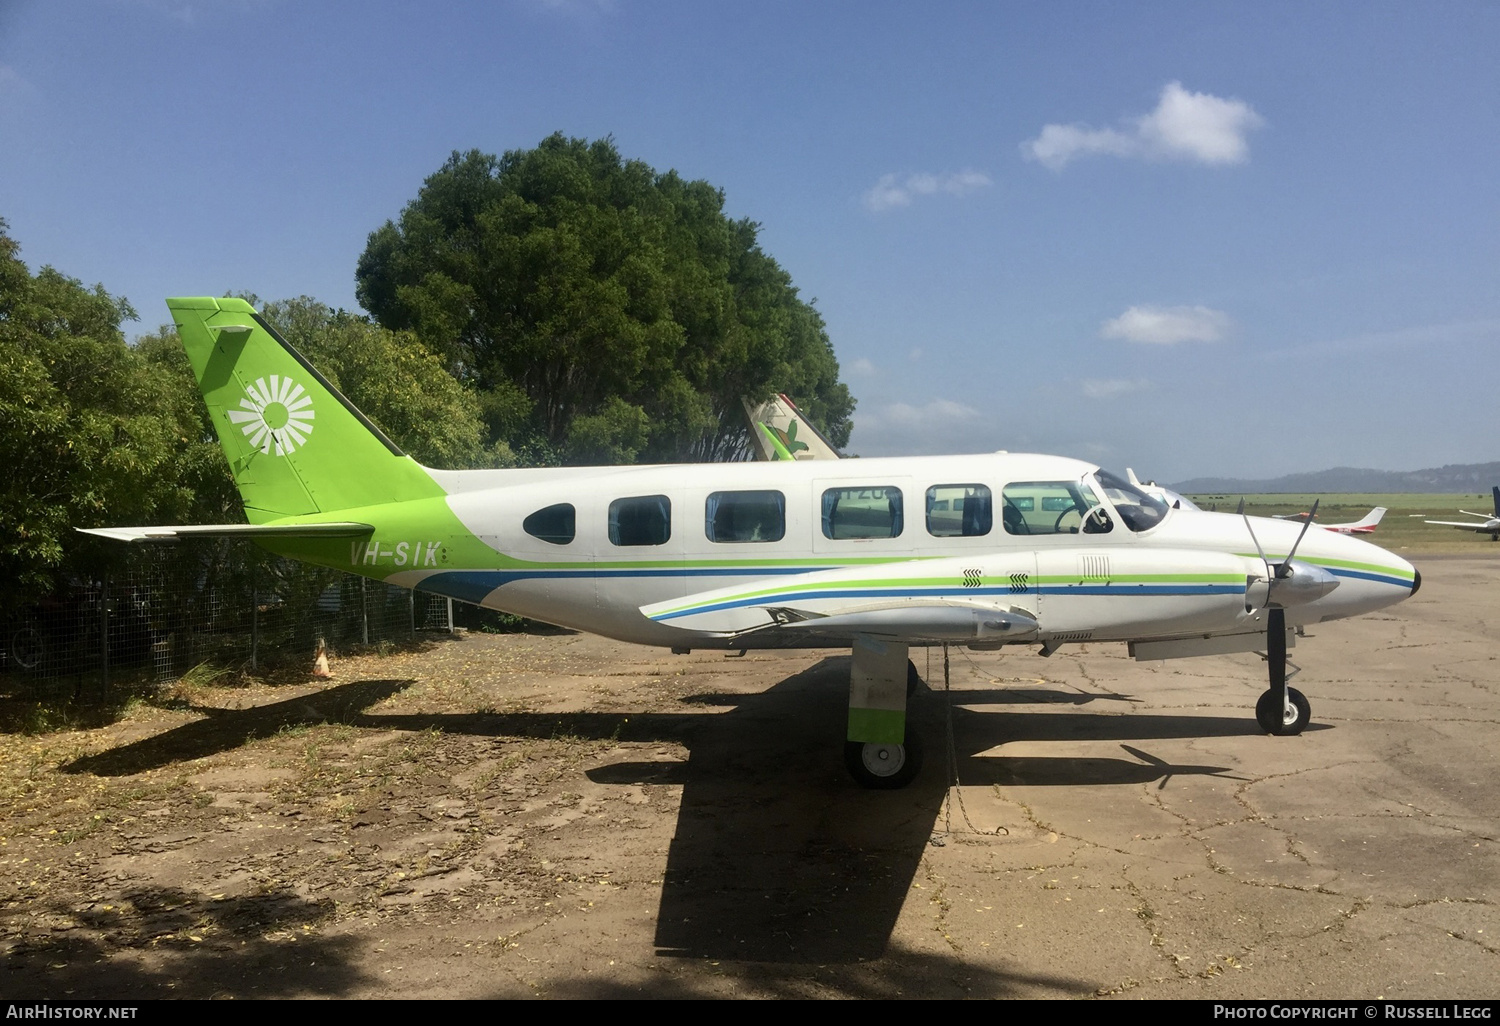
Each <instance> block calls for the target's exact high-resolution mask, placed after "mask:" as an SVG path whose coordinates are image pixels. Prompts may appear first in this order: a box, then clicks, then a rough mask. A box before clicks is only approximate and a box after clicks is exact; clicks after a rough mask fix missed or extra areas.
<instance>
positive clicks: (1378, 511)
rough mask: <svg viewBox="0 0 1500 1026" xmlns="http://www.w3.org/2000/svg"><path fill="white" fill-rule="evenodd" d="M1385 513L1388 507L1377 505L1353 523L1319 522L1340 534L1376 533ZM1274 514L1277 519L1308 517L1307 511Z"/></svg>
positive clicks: (1325, 528) (1324, 528) (1327, 528)
mask: <svg viewBox="0 0 1500 1026" xmlns="http://www.w3.org/2000/svg"><path fill="white" fill-rule="evenodd" d="M1385 514H1386V509H1385V507H1384V506H1376V507H1375V508H1374V509H1372V510H1370V512H1368V513H1366V514H1365V515H1364V516H1363V517H1361V518H1359V519H1358V520H1356V521H1354V522H1353V523H1348V524H1319V525H1318V526H1319V527H1321V528H1322V529H1323V530H1325V531H1337V532H1338V533H1339V534H1374V533H1375V525H1376V524H1378V523H1380V518H1381V517H1383V516H1385ZM1272 515H1273V516H1275V517H1276V519H1277V520H1296V521H1299V522H1300V521H1304V520H1306V519H1307V514H1306V513H1275V514H1272Z"/></svg>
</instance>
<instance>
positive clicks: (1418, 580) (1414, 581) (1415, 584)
mask: <svg viewBox="0 0 1500 1026" xmlns="http://www.w3.org/2000/svg"><path fill="white" fill-rule="evenodd" d="M1421 587H1422V571H1420V570H1418V569H1417V568H1416V567H1412V571H1411V593H1412V594H1413V595H1415V594H1416V593H1417V590H1418V589H1420V588H1421Z"/></svg>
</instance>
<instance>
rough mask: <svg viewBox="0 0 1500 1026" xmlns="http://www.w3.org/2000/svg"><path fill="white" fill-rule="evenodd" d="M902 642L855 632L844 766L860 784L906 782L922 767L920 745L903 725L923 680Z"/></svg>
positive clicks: (886, 786) (883, 787)
mask: <svg viewBox="0 0 1500 1026" xmlns="http://www.w3.org/2000/svg"><path fill="white" fill-rule="evenodd" d="M908 650H909V649H908V646H907V645H906V644H905V643H904V642H897V641H885V640H881V639H879V638H873V637H870V636H868V635H856V636H855V638H854V645H853V651H852V653H851V658H850V665H849V670H850V674H849V732H848V734H847V735H846V741H845V743H844V766H845V767H846V768H848V770H849V774H850V775H851V776H853V777H854V779H855V781H856V782H858V783H859V785H860V786H861V787H869V788H875V789H877V790H883V791H890V790H895V789H896V788H900V787H905V786H906V785H907V784H910V783H911V782H912V781H913V780H915V779H916V777H917V774H918V773H919V772H921V769H922V748H921V744H920V742H918V740H917V736H916V732H915V731H914V730H911V729H909V728H908V726H907V722H906V703H907V699H908V698H910V697H911V695H912V694H913V693H914V692H915V691H916V690H917V688H919V687H920V686H921V684H922V677H921V675H920V674H919V673H917V668H916V666H915V665H914V664H913V663H912V661H911V660H910V659H908V658H907V652H908Z"/></svg>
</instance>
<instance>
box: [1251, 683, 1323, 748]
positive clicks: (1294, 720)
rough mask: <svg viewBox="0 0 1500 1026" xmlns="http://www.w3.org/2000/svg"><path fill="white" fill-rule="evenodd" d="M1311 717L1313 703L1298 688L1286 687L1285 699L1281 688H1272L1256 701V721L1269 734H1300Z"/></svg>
mask: <svg viewBox="0 0 1500 1026" xmlns="http://www.w3.org/2000/svg"><path fill="white" fill-rule="evenodd" d="M1311 719H1312V705H1311V704H1310V703H1309V702H1308V701H1307V698H1306V697H1305V696H1304V695H1303V694H1302V692H1300V691H1298V690H1297V689H1296V688H1287V689H1286V700H1285V701H1283V700H1282V698H1281V689H1280V688H1271V689H1270V690H1268V691H1266V692H1264V693H1263V694H1262V695H1261V696H1260V701H1258V702H1256V703H1255V722H1257V723H1259V724H1260V727H1261V729H1262V730H1264V731H1265V732H1266V733H1267V734H1280V735H1283V736H1290V735H1292V734H1300V733H1302V731H1303V728H1305V727H1306V726H1307V724H1308V721H1309V720H1311Z"/></svg>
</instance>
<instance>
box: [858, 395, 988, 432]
mask: <svg viewBox="0 0 1500 1026" xmlns="http://www.w3.org/2000/svg"><path fill="white" fill-rule="evenodd" d="M878 416H879V419H880V420H881V422H882V423H886V424H892V425H895V426H897V427H903V428H913V427H921V428H925V427H929V426H931V425H933V424H939V423H952V422H955V421H971V420H978V419H979V418H980V417H981V416H982V414H980V412H979V411H978V410H976V409H974V407H972V406H965V405H964V404H963V403H956V402H954V401H953V400H951V399H934V400H932V401H931V402H930V403H928V404H927V405H925V406H913V405H911V404H910V403H892V404H891V405H889V406H887V407H886V408H885V410H884V411H883V412H882V413H880V414H879V415H878Z"/></svg>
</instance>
